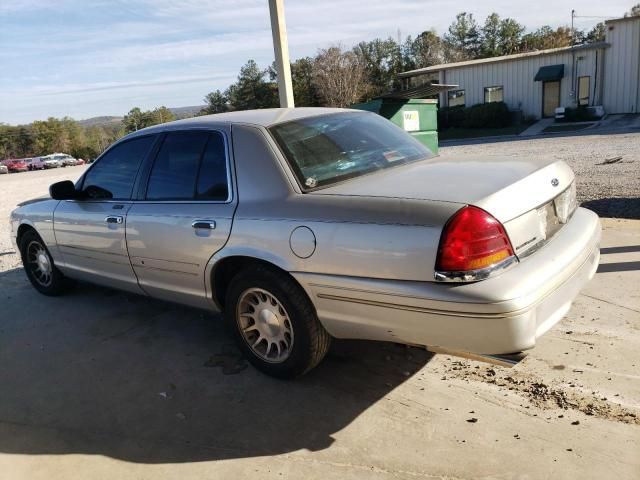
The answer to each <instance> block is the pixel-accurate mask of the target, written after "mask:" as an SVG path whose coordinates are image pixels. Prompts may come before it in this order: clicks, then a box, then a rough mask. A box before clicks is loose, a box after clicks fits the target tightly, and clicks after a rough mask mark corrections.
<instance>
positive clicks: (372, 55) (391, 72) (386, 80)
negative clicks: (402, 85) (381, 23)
mask: <svg viewBox="0 0 640 480" xmlns="http://www.w3.org/2000/svg"><path fill="white" fill-rule="evenodd" d="M353 53H354V54H355V55H356V57H357V59H358V63H359V64H361V65H362V66H363V68H364V71H365V74H366V76H367V80H368V84H369V87H370V88H369V91H368V92H366V94H367V95H368V96H370V97H375V96H378V95H380V94H383V93H387V92H389V91H390V90H394V89H395V88H398V87H399V85H398V80H397V79H398V76H397V75H398V73H400V72H402V71H403V70H404V62H403V57H402V50H401V48H400V45H398V43H397V42H396V41H395V40H393V39H392V38H388V39H387V40H381V39H379V38H376V39H375V40H372V41H370V42H360V43H359V44H358V45H356V46H355V47H354V49H353Z"/></svg>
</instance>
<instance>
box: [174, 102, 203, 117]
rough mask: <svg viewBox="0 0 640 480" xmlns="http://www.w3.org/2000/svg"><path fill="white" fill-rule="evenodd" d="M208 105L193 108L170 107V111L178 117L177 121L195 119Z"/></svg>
mask: <svg viewBox="0 0 640 480" xmlns="http://www.w3.org/2000/svg"><path fill="white" fill-rule="evenodd" d="M205 106H206V105H193V106H191V107H174V108H172V107H169V110H171V112H172V113H173V114H174V115H175V116H176V118H177V119H181V118H188V117H193V116H194V115H195V114H196V113H198V112H199V111H200V110H202V109H203V108H204V107H205Z"/></svg>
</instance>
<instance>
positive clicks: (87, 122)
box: [78, 115, 123, 127]
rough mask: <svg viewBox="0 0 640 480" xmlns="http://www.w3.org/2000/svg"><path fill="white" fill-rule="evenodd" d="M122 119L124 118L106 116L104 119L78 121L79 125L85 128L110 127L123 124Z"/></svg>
mask: <svg viewBox="0 0 640 480" xmlns="http://www.w3.org/2000/svg"><path fill="white" fill-rule="evenodd" d="M122 118H123V117H113V116H109V115H104V116H102V117H91V118H87V119H85V120H78V123H79V124H80V125H82V126H83V127H91V126H93V125H109V124H113V123H119V122H121V121H122Z"/></svg>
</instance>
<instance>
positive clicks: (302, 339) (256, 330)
mask: <svg viewBox="0 0 640 480" xmlns="http://www.w3.org/2000/svg"><path fill="white" fill-rule="evenodd" d="M225 318H226V321H227V323H228V325H229V326H230V327H231V328H232V330H233V332H234V336H235V338H236V342H237V343H238V346H239V347H240V349H241V350H242V352H243V353H244V355H245V356H246V357H247V359H248V360H249V361H250V362H251V364H252V365H253V366H255V367H256V368H257V369H258V370H261V371H262V372H264V373H266V374H268V375H272V376H274V377H278V378H295V377H297V376H300V375H303V374H305V373H306V372H308V371H309V370H311V369H312V368H313V367H315V366H316V365H318V364H319V363H320V361H321V360H322V359H323V358H324V356H325V355H326V353H327V351H328V349H329V345H330V341H331V337H330V335H329V334H328V333H327V331H326V330H325V329H324V327H323V326H322V325H321V324H320V321H319V320H318V317H317V315H316V312H315V308H314V307H313V304H312V303H311V301H310V300H309V298H308V297H307V295H306V293H305V292H304V290H302V288H301V287H300V286H299V285H298V284H297V283H296V282H295V281H294V280H293V279H292V278H291V277H289V276H288V275H286V274H284V273H282V272H279V271H277V270H275V269H271V268H268V267H264V266H257V267H254V268H248V269H246V270H243V271H242V272H240V273H239V274H237V275H236V276H235V277H234V278H233V280H232V281H231V284H230V285H229V289H228V291H227V296H226V302H225Z"/></svg>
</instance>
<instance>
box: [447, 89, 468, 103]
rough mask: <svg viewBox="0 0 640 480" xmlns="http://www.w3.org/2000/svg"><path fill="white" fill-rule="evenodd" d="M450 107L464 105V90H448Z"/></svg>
mask: <svg viewBox="0 0 640 480" xmlns="http://www.w3.org/2000/svg"><path fill="white" fill-rule="evenodd" d="M447 97H448V99H449V106H450V107H464V90H452V91H450V92H447Z"/></svg>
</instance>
